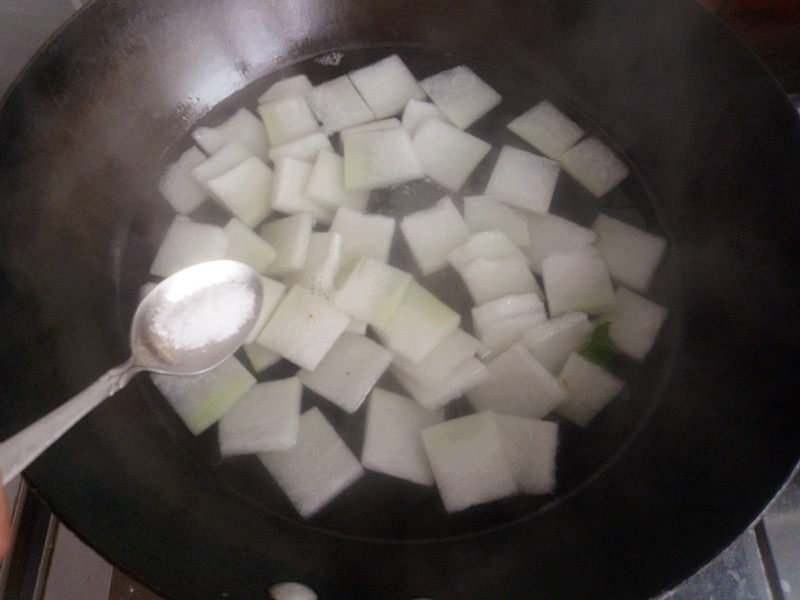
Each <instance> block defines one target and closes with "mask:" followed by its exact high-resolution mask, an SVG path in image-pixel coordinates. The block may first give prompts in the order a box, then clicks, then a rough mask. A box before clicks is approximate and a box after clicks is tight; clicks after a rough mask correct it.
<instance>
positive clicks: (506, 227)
mask: <svg viewBox="0 0 800 600" xmlns="http://www.w3.org/2000/svg"><path fill="white" fill-rule="evenodd" d="M464 222H465V223H466V224H467V227H469V230H470V231H472V232H473V233H477V232H479V231H493V230H499V231H502V232H503V233H504V234H506V236H508V239H510V240H511V241H512V242H513V243H514V245H515V246H519V247H527V246H530V243H531V240H530V235H529V233H528V218H527V215H526V214H524V213H523V212H522V211H519V210H516V209H515V208H512V207H510V206H508V205H507V204H504V203H503V202H498V201H497V200H494V199H493V198H490V197H489V196H466V197H465V198H464Z"/></svg>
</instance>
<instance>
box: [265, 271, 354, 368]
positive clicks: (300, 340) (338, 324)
mask: <svg viewBox="0 0 800 600" xmlns="http://www.w3.org/2000/svg"><path fill="white" fill-rule="evenodd" d="M347 322H348V318H347V315H345V314H343V313H341V312H340V311H339V310H338V309H337V308H336V307H335V306H334V305H333V304H331V303H330V302H328V301H327V300H325V299H323V298H320V297H319V296H318V295H316V294H315V293H313V292H311V291H310V290H307V289H306V288H304V287H302V286H299V285H296V286H294V287H292V288H291V289H290V290H289V292H288V293H287V294H286V295H285V296H284V297H283V300H281V303H280V304H279V305H278V308H276V309H275V312H273V313H272V316H271V317H270V318H269V320H268V321H267V325H266V326H265V327H264V329H263V330H262V331H261V333H260V334H259V336H258V338H257V340H256V341H257V342H258V343H259V344H261V345H262V346H265V347H267V348H269V349H270V350H274V351H275V352H277V353H278V354H280V355H281V356H283V357H284V358H286V359H288V360H290V361H291V362H293V363H294V364H296V365H298V366H300V367H303V368H304V369H308V370H309V371H313V370H314V369H316V368H317V365H319V363H320V362H321V361H322V359H323V358H324V357H325V355H326V354H327V353H328V351H329V350H330V349H331V347H332V346H333V345H334V344H335V343H336V340H337V339H339V336H340V335H341V334H342V333H343V332H344V328H345V327H347Z"/></svg>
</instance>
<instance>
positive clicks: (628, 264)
mask: <svg viewBox="0 0 800 600" xmlns="http://www.w3.org/2000/svg"><path fill="white" fill-rule="evenodd" d="M592 229H594V230H595V231H596V232H597V249H598V250H599V251H600V254H602V255H603V258H605V259H606V263H607V264H608V271H609V272H610V273H611V277H613V278H614V279H616V280H617V281H619V282H620V283H622V284H623V285H626V286H628V287H629V288H632V289H634V290H637V291H639V292H643V291H646V290H647V288H648V286H649V285H650V280H651V279H652V278H653V273H654V272H655V270H656V267H658V263H659V262H661V257H662V256H663V255H664V250H665V249H666V247H667V240H665V239H664V238H662V237H659V236H657V235H653V234H652V233H648V232H647V231H643V230H641V229H639V228H638V227H634V226H633V225H628V224H627V223H624V222H622V221H620V220H619V219H614V218H612V217H608V216H606V215H598V216H597V219H596V220H595V222H594V225H592Z"/></svg>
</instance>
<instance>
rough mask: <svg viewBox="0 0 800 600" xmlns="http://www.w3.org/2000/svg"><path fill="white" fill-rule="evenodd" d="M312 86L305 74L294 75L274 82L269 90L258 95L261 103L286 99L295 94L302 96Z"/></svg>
mask: <svg viewBox="0 0 800 600" xmlns="http://www.w3.org/2000/svg"><path fill="white" fill-rule="evenodd" d="M312 87H314V86H312V85H311V82H310V81H309V80H308V77H306V76H305V75H293V76H292V77H287V78H285V79H281V80H280V81H277V82H275V83H273V84H272V85H271V86H269V88H267V91H266V92H264V93H263V94H261V95H260V96H259V97H258V103H259V104H266V103H267V102H275V101H276V100H284V99H286V98H293V97H295V96H302V95H304V94H305V93H306V92H307V91H308V90H310V89H311V88H312Z"/></svg>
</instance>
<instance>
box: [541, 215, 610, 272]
mask: <svg viewBox="0 0 800 600" xmlns="http://www.w3.org/2000/svg"><path fill="white" fill-rule="evenodd" d="M528 233H529V239H530V246H529V247H528V248H527V250H526V251H527V253H528V258H530V261H531V268H532V269H533V271H534V272H535V273H539V274H541V273H542V261H543V260H544V259H545V258H547V257H548V256H550V255H551V254H570V253H572V252H579V251H581V250H585V249H587V248H588V247H589V246H591V245H592V244H593V243H594V241H595V240H596V239H597V234H596V233H595V232H594V231H592V230H591V229H589V228H588V227H581V226H580V225H578V224H577V223H573V222H572V221H568V220H567V219H564V218H562V217H559V216H556V215H552V214H541V215H540V214H531V215H529V217H528Z"/></svg>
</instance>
